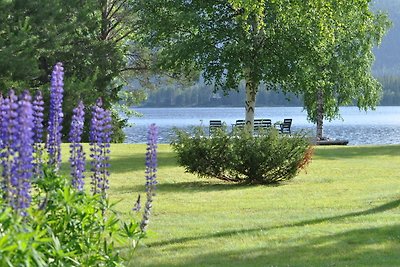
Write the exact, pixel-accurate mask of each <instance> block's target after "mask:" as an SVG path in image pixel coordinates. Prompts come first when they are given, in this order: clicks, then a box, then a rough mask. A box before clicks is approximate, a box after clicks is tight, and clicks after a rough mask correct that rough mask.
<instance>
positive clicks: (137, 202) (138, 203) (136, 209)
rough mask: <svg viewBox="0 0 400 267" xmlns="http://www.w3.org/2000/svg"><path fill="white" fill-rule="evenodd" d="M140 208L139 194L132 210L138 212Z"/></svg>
mask: <svg viewBox="0 0 400 267" xmlns="http://www.w3.org/2000/svg"><path fill="white" fill-rule="evenodd" d="M141 208H142V204H141V203H140V194H139V195H138V198H137V200H136V202H135V205H133V208H132V210H133V211H136V212H139V211H140V209H141Z"/></svg>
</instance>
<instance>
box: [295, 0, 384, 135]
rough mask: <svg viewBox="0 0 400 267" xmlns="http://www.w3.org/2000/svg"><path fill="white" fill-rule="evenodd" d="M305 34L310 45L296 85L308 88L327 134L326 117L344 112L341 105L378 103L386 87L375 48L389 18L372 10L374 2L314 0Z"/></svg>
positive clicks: (308, 100) (312, 113)
mask: <svg viewBox="0 0 400 267" xmlns="http://www.w3.org/2000/svg"><path fill="white" fill-rule="evenodd" d="M304 8H306V10H305V11H304V12H303V13H304V16H305V17H306V19H305V20H304V22H305V23H306V24H305V25H304V26H303V28H304V29H306V31H304V33H303V38H304V39H305V40H308V43H309V47H308V49H307V51H306V53H304V54H303V56H302V59H301V61H299V63H298V67H299V68H298V70H299V71H298V72H296V73H295V76H294V86H297V87H300V88H302V89H303V94H302V95H303V96H304V107H305V109H306V110H307V113H308V118H309V119H310V120H311V121H312V122H314V123H316V124H317V138H322V137H323V136H322V125H323V119H328V120H331V119H334V118H336V117H338V116H339V106H344V105H349V104H353V103H354V104H356V105H357V106H358V107H359V108H361V109H365V110H366V109H368V108H373V107H375V106H376V105H377V104H378V103H379V100H380V97H381V94H382V88H381V85H380V83H379V82H378V81H377V80H376V79H375V78H374V77H373V76H372V72H371V68H372V63H373V60H374V56H373V53H372V49H373V47H374V46H376V45H378V44H379V42H380V41H381V38H382V36H383V35H384V33H385V31H386V29H387V27H388V26H389V22H388V20H387V17H386V16H385V15H383V14H381V13H377V14H374V13H372V12H371V11H370V9H369V1H360V0H353V1H349V0H344V1H342V0H331V1H308V3H307V4H306V5H304Z"/></svg>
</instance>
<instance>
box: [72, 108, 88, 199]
mask: <svg viewBox="0 0 400 267" xmlns="http://www.w3.org/2000/svg"><path fill="white" fill-rule="evenodd" d="M84 121H85V112H84V105H83V103H82V101H80V102H79V105H78V106H77V107H76V108H75V109H74V110H73V115H72V122H71V130H70V133H69V142H70V143H71V144H70V145H69V147H70V155H71V157H70V158H69V162H70V164H71V176H72V186H73V187H75V188H76V189H78V190H79V191H82V190H83V186H84V178H85V175H84V172H85V164H86V159H85V153H84V152H83V147H82V144H81V135H82V132H83V125H84Z"/></svg>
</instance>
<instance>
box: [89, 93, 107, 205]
mask: <svg viewBox="0 0 400 267" xmlns="http://www.w3.org/2000/svg"><path fill="white" fill-rule="evenodd" d="M102 105H103V103H102V101H101V99H100V98H99V99H98V100H97V101H96V105H94V107H93V109H92V120H91V124H90V136H89V139H90V152H91V154H90V157H91V158H92V161H91V171H92V173H93V174H92V176H91V178H92V179H91V185H92V188H91V191H92V192H93V194H98V193H101V194H102V195H103V197H105V196H106V190H107V189H108V188H109V186H108V177H109V176H110V172H109V171H108V169H109V167H110V164H109V161H110V156H109V154H110V141H111V132H112V126H111V113H110V111H108V110H104V109H103V107H102Z"/></svg>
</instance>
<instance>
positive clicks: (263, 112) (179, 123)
mask: <svg viewBox="0 0 400 267" xmlns="http://www.w3.org/2000/svg"><path fill="white" fill-rule="evenodd" d="M135 110H136V111H137V112H139V113H141V114H143V116H142V117H140V118H132V119H130V121H129V122H130V123H133V124H134V126H132V127H128V128H126V129H125V133H126V135H127V138H126V142H127V143H145V142H146V135H147V133H146V132H147V127H148V126H149V125H150V124H151V123H155V124H156V125H157V126H158V128H159V143H169V141H170V138H171V136H172V134H173V132H172V128H173V127H178V128H182V129H189V128H190V127H192V126H204V127H206V126H208V124H209V121H210V120H215V119H217V120H222V121H224V122H225V123H226V124H227V125H228V126H230V125H231V124H233V123H235V121H236V120H237V119H244V108H135ZM340 112H341V116H342V118H343V120H334V121H332V122H328V121H326V122H324V136H326V137H329V138H332V139H346V140H349V145H372V144H400V107H399V106H396V107H377V109H376V110H375V111H368V112H365V111H359V110H358V108H356V107H342V108H341V109H340ZM255 118H266V119H271V120H272V123H274V122H277V121H283V119H284V118H292V119H293V123H292V130H293V131H299V130H301V129H305V130H307V131H309V132H310V134H315V125H314V124H311V123H309V122H308V121H307V114H306V112H305V111H303V109H302V108H301V107H258V108H256V113H255Z"/></svg>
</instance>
